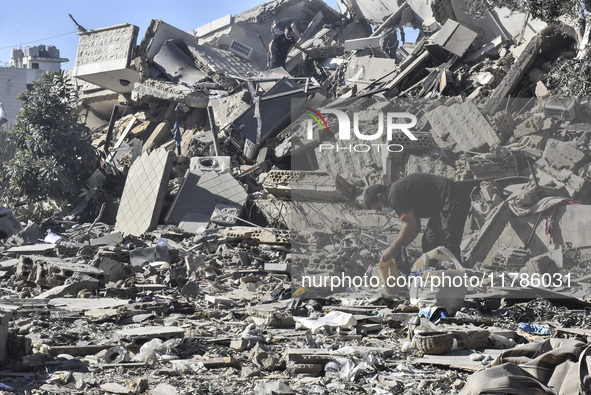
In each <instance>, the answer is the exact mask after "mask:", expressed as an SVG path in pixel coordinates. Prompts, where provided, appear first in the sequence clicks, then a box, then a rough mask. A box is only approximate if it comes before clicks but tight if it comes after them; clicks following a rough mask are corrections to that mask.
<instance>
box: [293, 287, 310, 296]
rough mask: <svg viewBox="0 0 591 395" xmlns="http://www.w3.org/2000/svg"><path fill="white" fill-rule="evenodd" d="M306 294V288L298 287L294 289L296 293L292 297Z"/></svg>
mask: <svg viewBox="0 0 591 395" xmlns="http://www.w3.org/2000/svg"><path fill="white" fill-rule="evenodd" d="M306 292H308V288H307V287H299V288H298V289H296V291H295V292H294V293H293V295H292V296H293V297H294V298H295V297H298V296H300V295H302V294H305V293H306Z"/></svg>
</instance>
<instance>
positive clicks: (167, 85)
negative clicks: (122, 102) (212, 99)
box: [130, 79, 209, 108]
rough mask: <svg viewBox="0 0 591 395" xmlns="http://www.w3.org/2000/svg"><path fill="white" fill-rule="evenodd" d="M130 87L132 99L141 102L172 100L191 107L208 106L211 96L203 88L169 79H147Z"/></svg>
mask: <svg viewBox="0 0 591 395" xmlns="http://www.w3.org/2000/svg"><path fill="white" fill-rule="evenodd" d="M131 88H132V89H133V90H132V89H130V91H131V100H132V101H134V102H136V103H138V104H141V103H143V102H147V101H148V100H149V99H161V100H171V101H173V102H175V103H181V104H184V105H186V106H188V107H191V108H206V107H207V104H208V101H209V97H208V95H207V94H206V93H204V92H203V91H202V90H201V89H198V88H191V87H189V86H186V85H182V84H175V83H173V82H168V81H158V80H154V79H146V80H144V81H142V82H136V83H134V84H133V85H132V86H131Z"/></svg>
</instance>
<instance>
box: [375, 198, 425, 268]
mask: <svg viewBox="0 0 591 395" xmlns="http://www.w3.org/2000/svg"><path fill="white" fill-rule="evenodd" d="M401 220H402V222H403V224H402V229H400V233H398V236H397V237H396V238H395V239H394V241H393V242H392V244H391V245H390V247H388V248H386V249H385V250H384V252H383V253H382V260H383V261H384V262H386V261H389V260H390V259H392V258H395V257H397V256H400V249H401V247H402V246H406V245H409V244H410V243H411V242H412V241H413V240H414V239H415V238H416V237H417V235H418V234H419V231H420V230H421V222H420V221H419V218H418V217H417V216H416V215H415V213H414V211H413V210H410V211H408V212H406V213H405V214H404V215H403V216H402V218H401Z"/></svg>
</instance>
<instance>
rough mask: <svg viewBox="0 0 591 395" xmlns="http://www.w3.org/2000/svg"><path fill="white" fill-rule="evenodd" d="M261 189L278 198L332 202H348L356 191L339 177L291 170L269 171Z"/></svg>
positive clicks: (323, 173)
mask: <svg viewBox="0 0 591 395" xmlns="http://www.w3.org/2000/svg"><path fill="white" fill-rule="evenodd" d="M263 187H264V188H265V190H267V192H269V193H272V194H273V195H275V196H278V197H291V198H293V199H294V200H311V201H323V200H328V201H332V202H336V201H348V200H350V199H351V197H352V195H353V194H354V193H355V190H356V189H355V186H353V185H352V184H351V183H349V182H347V180H345V179H344V178H343V177H341V176H339V175H336V176H332V175H329V174H328V173H325V172H313V171H310V172H308V171H293V170H271V171H270V172H269V173H267V175H266V177H265V179H264V181H263Z"/></svg>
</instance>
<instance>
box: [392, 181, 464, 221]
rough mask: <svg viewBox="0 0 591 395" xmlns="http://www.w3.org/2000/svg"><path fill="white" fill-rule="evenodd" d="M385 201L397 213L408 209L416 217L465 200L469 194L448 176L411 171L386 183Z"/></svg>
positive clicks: (432, 213)
mask: <svg viewBox="0 0 591 395" xmlns="http://www.w3.org/2000/svg"><path fill="white" fill-rule="evenodd" d="M388 201H389V202H390V205H391V206H392V208H393V209H394V211H396V214H398V216H402V215H404V214H405V213H406V212H408V211H410V210H411V209H412V210H414V213H415V215H416V216H417V217H419V218H431V217H434V216H437V215H440V214H441V212H442V210H443V209H444V207H445V206H447V205H449V204H450V203H451V204H452V205H453V203H464V204H465V203H467V202H468V203H469V201H470V197H469V195H468V193H467V192H466V191H465V190H464V189H463V188H462V187H461V186H460V185H459V184H457V183H455V182H453V181H452V180H450V179H448V178H445V177H440V176H436V175H432V174H425V173H415V174H410V175H408V176H406V177H404V178H401V179H400V180H398V181H396V182H393V183H392V184H390V186H389V187H388Z"/></svg>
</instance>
